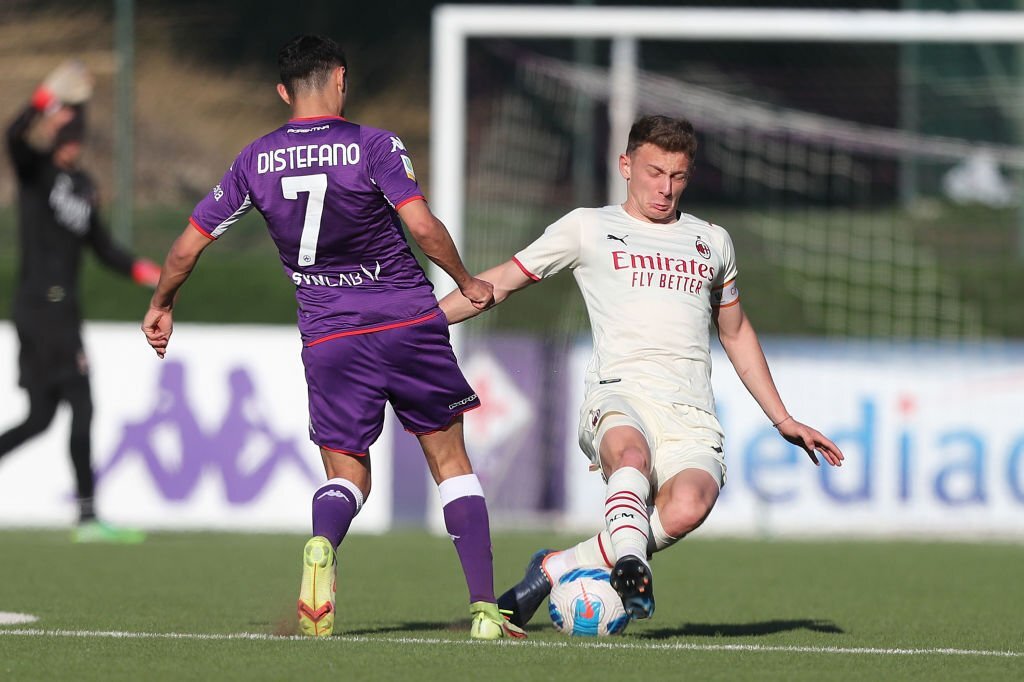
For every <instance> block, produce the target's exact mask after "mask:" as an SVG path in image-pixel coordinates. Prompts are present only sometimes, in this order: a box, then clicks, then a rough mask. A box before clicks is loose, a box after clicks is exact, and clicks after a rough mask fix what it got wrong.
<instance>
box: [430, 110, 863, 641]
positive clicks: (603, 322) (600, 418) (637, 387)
mask: <svg viewBox="0 0 1024 682" xmlns="http://www.w3.org/2000/svg"><path fill="white" fill-rule="evenodd" d="M696 151H697V139H696V136H695V134H694V130H693V126H692V125H691V124H690V123H689V122H688V121H686V120H685V119H674V118H669V117H666V116H646V117H644V118H641V119H639V120H638V121H636V122H635V123H634V124H633V127H632V128H631V129H630V131H629V140H628V143H627V145H626V151H625V153H624V154H622V155H620V156H619V173H620V174H621V175H622V177H623V179H624V180H625V181H626V201H625V202H624V203H622V204H621V205H614V206H605V207H603V208H580V209H576V210H575V211H572V212H570V213H569V214H567V215H565V216H563V217H562V218H560V219H559V220H557V221H555V222H554V223H553V224H552V225H550V226H548V228H547V229H546V230H545V231H544V234H543V235H541V236H540V237H538V238H537V240H536V241H534V242H533V243H532V244H530V245H529V246H527V247H526V248H525V249H523V250H522V251H520V252H519V253H517V254H516V255H515V256H514V257H513V258H512V259H511V260H509V261H506V262H505V263H503V264H502V265H499V266H497V267H495V268H492V269H490V270H488V271H486V272H484V273H482V274H480V275H478V277H480V279H483V280H485V281H488V282H491V283H492V284H493V285H494V301H495V304H498V303H500V302H501V301H503V300H504V299H505V298H506V297H508V296H509V294H511V293H513V292H515V291H517V290H519V289H522V288H523V287H525V286H527V285H529V284H532V283H534V282H537V281H540V280H541V279H543V278H545V277H549V276H551V275H553V274H555V273H557V272H559V271H560V270H563V269H565V268H569V269H571V270H572V271H573V275H574V276H575V278H576V283H577V284H578V285H579V288H580V291H581V292H582V293H583V298H584V299H585V301H586V303H587V313H588V315H589V317H590V325H591V327H592V331H593V336H594V356H593V359H592V360H591V362H590V366H589V368H588V370H587V379H586V383H587V385H586V398H585V399H584V403H583V406H582V409H581V410H580V427H579V442H580V446H581V447H582V448H583V451H584V452H585V453H586V455H587V456H588V457H589V458H590V460H591V463H592V465H593V466H592V468H594V469H600V470H601V471H602V472H603V474H604V477H605V480H606V481H607V484H608V487H607V493H606V498H605V507H604V523H605V530H603V531H601V532H600V533H599V534H598V535H596V536H594V537H592V538H590V539H589V540H586V541H584V542H581V543H580V544H579V545H577V546H576V547H572V548H570V549H567V550H565V551H562V552H554V551H551V550H541V551H539V552H537V553H536V554H534V556H533V558H532V559H531V561H530V563H529V564H528V566H527V570H526V576H525V577H524V578H523V580H521V581H520V582H519V583H518V584H516V585H515V586H513V587H512V588H511V589H510V590H508V591H507V592H505V593H504V594H503V595H502V596H501V597H499V598H498V606H499V607H501V608H502V609H503V610H505V611H506V612H508V613H509V614H510V620H511V622H512V623H513V624H514V625H517V626H519V627H523V626H525V625H526V623H527V621H529V620H530V618H531V617H532V616H533V614H534V612H535V611H536V610H537V607H538V606H540V604H541V602H543V601H544V599H545V597H547V596H548V593H549V592H550V591H551V585H552V584H553V582H554V581H557V580H558V579H559V578H560V577H561V576H562V575H564V574H565V573H566V572H567V571H569V570H571V569H573V568H577V567H579V566H607V567H608V568H609V569H610V570H611V583H612V586H613V587H614V588H615V590H616V591H617V592H618V593H619V597H620V598H621V599H622V604H623V606H624V607H625V609H626V613H628V614H629V615H630V616H631V617H633V618H637V619H641V618H649V617H650V616H651V615H653V613H654V583H653V576H652V574H651V567H650V564H649V563H648V562H649V559H650V557H651V555H652V554H653V553H655V552H659V551H661V550H663V549H666V548H668V547H671V546H672V545H673V544H675V543H676V542H678V541H679V540H680V539H681V538H683V537H685V536H686V535H687V534H688V533H690V532H691V531H693V530H694V529H696V528H697V527H698V526H700V525H701V524H702V523H703V522H704V519H706V518H707V516H708V514H709V513H711V508H712V507H714V505H715V502H716V501H717V500H718V494H719V490H720V489H721V487H722V485H723V484H724V483H725V458H724V455H723V433H722V427H721V425H720V424H719V422H718V418H717V417H716V416H715V400H714V396H713V395H712V392H711V354H710V349H709V334H708V329H709V326H710V324H711V323H714V325H715V327H717V329H718V338H719V341H721V343H722V347H723V348H724V349H725V352H726V354H727V355H728V356H729V361H730V362H731V363H732V365H733V368H734V369H735V370H736V373H737V374H738V375H739V377H740V379H741V380H742V381H743V385H744V386H745V387H746V388H747V390H748V391H750V394H751V395H752V396H753V397H754V399H755V400H756V401H757V404H758V405H760V407H761V409H762V410H764V413H765V416H766V417H767V418H768V419H769V420H770V422H771V424H772V426H774V427H775V428H776V429H777V430H778V432H779V435H780V436H782V438H784V439H786V440H787V441H789V442H790V443H793V444H795V445H798V446H799V447H801V448H803V449H804V450H805V451H806V452H807V455H808V456H809V457H810V458H811V460H812V461H813V462H814V463H815V464H818V454H817V453H820V454H821V456H822V457H823V458H824V459H825V461H826V462H828V463H829V464H830V465H832V466H839V465H840V464H841V463H842V460H843V453H842V452H841V451H840V450H839V448H837V447H836V445H835V443H833V442H832V441H831V440H829V439H828V438H826V437H825V436H823V435H822V434H821V433H820V432H818V431H817V430H816V429H813V428H811V427H810V426H807V425H806V424H802V423H800V422H799V421H797V420H796V419H794V418H793V417H792V416H791V415H790V414H789V412H788V410H787V409H786V406H785V405H784V404H783V402H782V398H780V397H779V392H778V391H777V390H776V388H775V383H774V382H773V381H772V376H771V373H770V372H769V371H768V363H767V362H766V361H765V357H764V353H763V352H762V351H761V345H760V343H759V342H758V340H757V334H756V333H755V332H754V328H753V326H752V325H751V324H750V321H749V320H748V319H747V317H746V315H745V314H744V312H743V308H742V307H741V306H740V294H739V288H738V287H737V284H736V273H737V270H736V257H735V253H734V251H733V245H732V240H731V239H730V237H729V233H728V232H726V231H725V230H724V229H722V228H721V227H719V226H717V225H714V224H712V223H709V222H707V221H704V220H701V219H699V218H696V217H694V216H692V215H688V214H686V213H682V212H681V211H680V210H679V199H680V197H681V196H682V193H683V190H684V189H685V188H686V184H687V182H688V181H689V178H690V173H691V171H692V165H693V158H694V154H695V153H696ZM441 309H442V310H443V311H444V312H445V315H447V316H448V321H449V323H450V324H454V323H456V322H460V321H462V320H465V319H467V318H470V317H473V316H474V315H478V314H479V313H480V310H479V309H478V308H476V307H474V306H473V305H472V304H471V303H470V301H468V300H466V299H465V298H464V297H463V296H462V295H461V294H460V293H459V292H457V291H455V292H452V293H451V294H449V295H448V296H446V297H445V298H444V299H442V301H441Z"/></svg>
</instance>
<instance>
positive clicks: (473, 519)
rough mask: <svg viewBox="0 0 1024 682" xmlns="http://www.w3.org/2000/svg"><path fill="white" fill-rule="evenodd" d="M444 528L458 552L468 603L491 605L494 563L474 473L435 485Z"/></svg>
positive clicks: (488, 523) (478, 487)
mask: <svg viewBox="0 0 1024 682" xmlns="http://www.w3.org/2000/svg"><path fill="white" fill-rule="evenodd" d="M438 490H439V491H440V493H441V504H442V505H443V506H444V525H445V528H447V529H448V534H449V535H450V536H451V538H452V542H454V543H455V551H457V552H458V553H459V561H460V562H461V563H462V572H463V573H464V574H465V575H466V585H467V586H468V587H469V602H470V603H471V604H472V603H473V602H478V601H484V602H490V603H493V602H494V564H493V557H492V556H491V528H490V522H489V520H488V518H487V502H486V501H485V500H484V492H483V489H482V488H481V487H480V481H479V479H477V477H476V474H466V475H465V476H455V477H453V478H449V479H448V480H446V481H442V482H441V485H439V486H438Z"/></svg>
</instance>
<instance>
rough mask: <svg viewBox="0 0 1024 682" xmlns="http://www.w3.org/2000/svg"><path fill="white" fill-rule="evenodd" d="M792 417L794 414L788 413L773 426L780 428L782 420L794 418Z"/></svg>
mask: <svg viewBox="0 0 1024 682" xmlns="http://www.w3.org/2000/svg"><path fill="white" fill-rule="evenodd" d="M792 418H793V415H791V414H787V415H786V416H785V417H783V418H782V419H780V420H779V421H777V422H775V423H774V424H772V426H773V427H775V428H779V424H781V423H782V422H784V421H786V420H787V419H792Z"/></svg>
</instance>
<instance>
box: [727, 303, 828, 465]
mask: <svg viewBox="0 0 1024 682" xmlns="http://www.w3.org/2000/svg"><path fill="white" fill-rule="evenodd" d="M712 314H713V317H714V321H715V325H716V326H717V327H718V339H719V340H720V341H721V342H722V348H724V349H725V353H726V355H728V356H729V362H731V363H732V366H733V368H734V369H735V370H736V374H737V375H738V376H739V378H740V381H742V382H743V385H744V386H745V387H746V388H747V390H748V391H749V392H750V395H752V396H753V397H754V400H756V401H757V404H758V405H760V406H761V409H762V410H764V413H765V415H767V416H768V418H769V419H770V420H771V422H772V426H774V427H775V428H776V429H778V431H779V434H780V435H781V436H782V437H783V438H785V439H786V440H787V441H789V442H790V443H792V444H794V445H798V446H800V447H801V448H803V449H804V451H805V452H806V453H807V456H808V457H810V458H811V461H812V462H814V463H815V465H817V464H819V462H818V456H817V454H816V452H820V453H821V455H822V457H824V458H825V461H826V462H828V463H829V464H831V465H832V466H841V465H842V461H843V459H844V457H843V453H842V451H841V450H840V449H839V448H838V447H836V444H835V443H833V442H832V441H831V440H829V439H828V438H826V437H825V436H824V435H822V434H821V432H819V431H818V430H817V429H813V428H811V427H810V426H807V425H806V424H802V423H801V422H799V421H797V420H796V419H794V418H793V417H792V416H791V415H790V414H789V412H788V411H787V410H786V406H785V405H784V404H783V402H782V397H781V396H780V395H779V391H778V389H777V388H776V387H775V381H774V380H773V379H772V374H771V371H770V370H769V369H768V361H767V360H766V359H765V357H764V351H763V350H762V349H761V343H760V341H758V339H757V332H755V331H754V326H753V325H752V324H751V323H750V320H749V319H748V318H747V316H746V313H744V312H743V307H742V306H741V305H740V303H739V301H736V302H735V303H734V304H732V305H729V306H726V307H719V308H715V309H714V310H713V313H712Z"/></svg>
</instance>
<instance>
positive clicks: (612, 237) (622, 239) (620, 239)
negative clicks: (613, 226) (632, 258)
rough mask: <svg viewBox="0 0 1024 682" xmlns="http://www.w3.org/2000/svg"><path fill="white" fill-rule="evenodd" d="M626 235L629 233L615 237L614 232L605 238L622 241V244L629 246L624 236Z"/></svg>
mask: <svg viewBox="0 0 1024 682" xmlns="http://www.w3.org/2000/svg"><path fill="white" fill-rule="evenodd" d="M628 236H629V235H628V234H627V235H626V236H625V237H616V236H615V235H614V234H610V235H608V236H607V237H606V238H607V239H614V240H615V241H617V242H622V245H623V246H629V244H627V243H626V237H628Z"/></svg>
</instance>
